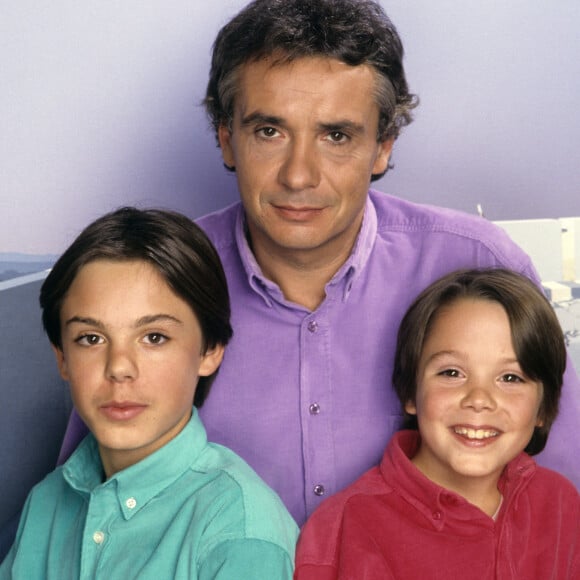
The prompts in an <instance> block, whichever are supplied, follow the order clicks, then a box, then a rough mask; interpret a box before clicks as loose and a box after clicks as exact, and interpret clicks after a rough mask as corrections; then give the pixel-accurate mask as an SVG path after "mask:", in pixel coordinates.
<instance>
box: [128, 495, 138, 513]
mask: <svg viewBox="0 0 580 580" xmlns="http://www.w3.org/2000/svg"><path fill="white" fill-rule="evenodd" d="M125 505H126V506H127V507H128V508H129V509H130V510H132V509H133V508H135V507H136V506H137V500H136V499H135V498H134V497H130V498H129V499H128V500H127V501H126V502H125Z"/></svg>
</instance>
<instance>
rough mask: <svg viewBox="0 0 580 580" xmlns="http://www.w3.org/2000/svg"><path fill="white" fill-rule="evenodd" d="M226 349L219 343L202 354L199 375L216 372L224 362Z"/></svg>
mask: <svg viewBox="0 0 580 580" xmlns="http://www.w3.org/2000/svg"><path fill="white" fill-rule="evenodd" d="M224 351H225V348H224V345H223V344H217V345H216V346H215V347H214V348H212V349H208V350H207V351H206V352H205V353H204V354H202V355H201V362H200V363H199V371H198V375H199V376H200V377H208V376H209V375H212V374H213V373H215V371H217V369H218V367H219V366H220V365H221V364H222V360H223V358H224Z"/></svg>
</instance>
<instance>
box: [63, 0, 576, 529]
mask: <svg viewBox="0 0 580 580" xmlns="http://www.w3.org/2000/svg"><path fill="white" fill-rule="evenodd" d="M402 56H403V49H402V46H401V42H400V39H399V37H398V35H397V32H396V29H395V28H394V26H393V25H392V23H391V22H390V21H389V19H388V18H387V17H386V15H385V14H384V12H383V10H382V9H381V7H380V5H379V4H377V3H375V2H371V1H369V0H362V1H357V0H256V1H255V2H252V3H251V4H249V5H248V6H247V7H246V8H245V9H244V10H242V11H241V12H240V14H238V15H237V16H236V17H235V18H234V19H233V20H232V21H231V22H230V23H228V24H227V25H226V26H224V28H223V29H222V30H221V31H220V33H219V34H218V37H217V39H216V43H215V46H214V52H213V60H212V69H211V73H210V80H209V84H208V89H207V95H206V101H205V102H206V106H207V109H208V113H209V115H210V117H211V119H212V123H213V126H214V128H215V131H216V136H217V139H218V143H219V145H220V147H221V151H222V155H223V159H224V163H225V165H226V167H228V168H229V169H230V170H233V171H235V172H236V176H237V180H238V186H239V191H240V196H241V203H240V204H236V205H234V206H232V207H230V208H226V209H225V210H223V211H221V212H217V213H215V214H212V215H209V216H206V217H204V218H202V219H201V220H200V221H199V223H200V225H201V226H202V227H203V228H204V229H205V230H206V232H207V233H208V234H209V236H210V238H211V239H212V241H213V242H214V244H215V245H216V247H217V249H218V252H219V253H220V257H221V259H222V261H223V263H224V267H225V270H226V274H227V277H228V284H229V288H230V293H231V299H232V325H233V327H234V338H233V340H232V342H231V343H230V347H229V350H228V352H227V353H226V356H225V360H224V362H223V364H222V367H221V369H220V374H219V376H218V378H217V380H216V383H215V385H214V387H213V391H212V398H211V399H210V400H209V401H208V402H207V403H206V405H205V406H204V408H203V412H202V413H201V414H202V416H203V419H204V422H205V424H206V425H207V428H208V434H209V437H210V439H211V440H213V441H217V442H220V443H223V444H224V445H227V446H229V447H231V448H232V449H234V450H235V451H236V452H237V453H239V454H240V455H241V456H242V457H244V459H246V461H248V462H249V463H250V465H252V467H253V468H254V469H255V470H256V471H257V472H258V473H259V474H260V475H261V476H262V477H263V478H264V479H265V480H266V481H267V483H269V484H270V485H271V486H272V487H273V488H274V489H275V490H276V491H277V492H278V493H279V494H280V495H281V497H282V499H283V500H284V502H285V504H286V506H287V507H288V509H289V510H290V512H291V513H292V515H293V516H294V517H295V519H296V521H297V522H298V523H299V524H302V523H303V522H304V520H305V519H306V518H307V516H308V515H310V513H312V511H313V510H314V509H315V508H316V507H317V506H318V505H319V503H320V502H321V501H322V500H323V499H325V498H326V497H328V496H329V495H331V494H333V493H335V492H336V491H338V490H340V489H342V488H344V487H345V486H346V485H348V484H349V483H351V482H353V481H354V480H355V479H356V478H357V477H358V476H360V475H361V474H362V473H363V472H364V471H365V470H366V469H368V468H369V467H371V466H372V465H373V464H376V463H377V462H378V461H379V459H380V457H381V454H382V450H383V448H384V446H385V444H386V442H387V441H388V439H389V437H390V436H391V434H392V433H393V431H394V430H395V429H397V428H398V427H399V425H400V421H401V415H400V411H399V405H398V402H397V397H396V395H395V393H394V391H393V389H392V387H391V373H392V359H393V354H394V348H395V340H396V330H397V327H398V325H399V323H400V320H401V318H402V316H403V313H404V312H405V310H406V309H407V307H408V306H409V304H410V303H411V302H412V300H413V299H414V298H415V296H416V295H417V294H418V293H419V292H420V291H421V290H422V289H423V288H425V287H426V286H427V285H428V284H429V283H431V282H432V281H433V280H435V279H436V278H438V277H440V276H441V275H443V274H445V273H447V272H449V271H451V270H454V269H457V268H460V267H479V266H481V267H489V266H503V267H507V268H511V269H514V270H517V271H518V272H521V273H523V274H525V275H526V276H528V277H530V278H532V279H533V280H535V281H536V282H538V277H537V274H536V273H535V271H534V269H533V266H532V265H531V263H530V260H529V258H528V257H527V256H526V255H525V254H524V253H523V252H522V251H521V250H520V249H519V248H517V247H516V246H515V245H514V244H513V243H512V242H511V241H510V240H509V238H508V237H507V236H506V235H505V234H504V233H503V232H502V231H501V230H499V229H498V228H496V227H495V226H493V225H492V224H490V223H489V222H486V221H485V220H483V219H480V218H477V217H472V216H468V215H465V214H461V213H458V212H454V211H450V210H445V209H440V208H433V207H426V206H418V205H415V204H411V203H409V202H406V201H403V200H400V199H397V198H394V197H390V196H387V195H385V194H382V193H378V192H375V191H372V190H371V191H369V186H370V182H371V181H372V180H373V179H375V178H377V177H380V176H381V175H382V174H383V173H384V172H385V171H386V170H387V169H388V167H389V158H390V155H391V150H392V147H393V143H394V141H395V139H396V138H397V136H398V135H399V132H400V130H401V128H402V127H404V126H405V125H407V124H408V123H409V122H410V121H411V115H410V112H411V110H412V108H413V107H414V106H415V105H416V98H415V97H414V96H413V95H412V94H410V93H409V90H408V88H407V82H406V79H405V74H404V70H403V66H402ZM579 419H580V385H579V383H578V379H577V377H576V375H575V373H574V370H573V369H572V368H571V367H570V365H569V368H568V371H567V374H566V379H565V386H564V391H563V403H562V412H561V415H560V417H559V419H558V421H557V422H556V424H555V425H554V428H553V430H552V435H551V441H550V442H549V443H548V450H547V451H546V452H545V453H544V454H543V455H542V456H541V457H540V461H541V462H543V463H545V464H546V465H548V466H551V467H553V468H554V469H557V470H560V471H562V472H563V473H564V474H566V475H567V476H568V477H570V478H571V479H573V480H574V481H575V483H576V485H578V484H579V483H580V469H579V468H578V467H577V466H576V464H577V461H576V460H575V459H574V458H577V457H578V456H579V455H580V443H578V442H577V441H578V438H577V437H576V436H575V429H576V425H577V424H578V421H579ZM77 429H78V427H76V426H75V424H74V423H73V424H72V425H71V428H70V429H69V433H68V437H67V440H66V441H65V448H64V450H63V451H64V454H65V455H66V453H68V451H69V449H70V448H71V447H72V446H73V445H74V442H75V441H76V439H78V436H77V435H76V430H77ZM564 441H566V444H565V445H564V444H563V442H564Z"/></svg>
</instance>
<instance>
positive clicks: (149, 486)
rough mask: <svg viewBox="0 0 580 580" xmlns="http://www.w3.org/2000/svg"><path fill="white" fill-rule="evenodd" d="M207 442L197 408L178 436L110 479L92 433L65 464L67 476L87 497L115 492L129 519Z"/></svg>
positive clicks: (73, 485)
mask: <svg viewBox="0 0 580 580" xmlns="http://www.w3.org/2000/svg"><path fill="white" fill-rule="evenodd" d="M206 445H207V435H206V431H205V428H204V426H203V424H202V422H201V420H200V418H199V415H198V412H197V409H196V408H195V407H194V409H193V413H192V416H191V419H190V420H189V422H188V423H187V425H186V426H185V427H184V428H183V430H182V431H181V432H180V433H179V434H178V435H177V436H176V437H175V438H173V439H172V440H171V441H169V443H167V444H165V445H164V446H163V447H161V449H158V450H157V451H156V452H155V453H152V454H151V455H149V456H148V457H146V458H145V459H143V460H142V461H139V462H138V463H136V464H135V465H132V466H130V467H128V468H127V469H123V470H122V471H119V472H118V473H115V475H113V476H112V477H110V478H109V479H108V480H106V481H103V480H104V472H103V465H102V463H101V458H100V456H99V450H98V445H97V441H96V439H95V437H94V436H93V435H92V434H89V435H87V436H86V437H85V439H84V440H83V441H82V443H81V444H80V445H79V447H78V448H77V450H76V451H75V452H74V453H73V454H72V455H71V457H70V458H69V460H68V461H67V462H66V463H65V464H64V465H63V477H64V479H65V481H66V482H67V483H68V484H69V485H70V486H71V487H72V488H73V489H74V490H75V491H76V492H77V493H79V494H81V495H85V496H87V497H88V496H90V495H91V494H92V493H97V492H103V491H105V490H107V491H109V493H114V494H115V495H116V498H117V502H118V503H119V509H120V511H121V513H122V514H123V517H124V518H125V520H129V519H131V518H132V517H133V516H134V515H135V514H136V513H138V512H139V511H140V510H141V509H142V508H143V507H145V506H146V505H147V504H148V503H149V501H151V499H153V498H154V497H155V496H157V495H159V494H160V493H161V492H162V491H163V490H164V489H165V488H167V487H169V486H170V485H171V484H172V483H173V482H174V481H175V480H176V479H178V478H179V477H180V476H181V475H183V473H184V472H185V471H186V470H187V469H189V468H190V467H191V465H192V464H193V463H194V462H195V461H196V460H197V459H198V457H199V456H200V454H201V453H202V452H203V450H204V449H205V447H206Z"/></svg>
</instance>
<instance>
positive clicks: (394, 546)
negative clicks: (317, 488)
mask: <svg viewBox="0 0 580 580" xmlns="http://www.w3.org/2000/svg"><path fill="white" fill-rule="evenodd" d="M395 357H396V358H395V366H394V372H393V384H394V387H395V390H396V391H397V395H398V397H399V399H400V401H401V404H402V406H403V408H404V411H405V416H406V419H407V424H406V427H408V429H407V430H404V431H400V432H399V433H396V434H395V435H394V437H393V438H392V440H391V441H390V443H389V445H388V447H387V449H386V451H385V454H384V457H383V459H382V461H381V464H380V465H379V466H377V467H375V468H374V469H371V470H370V471H368V472H367V473H366V474H365V475H363V476H362V477H361V478H360V479H359V480H358V481H357V482H355V483H354V484H353V485H352V486H350V487H348V488H347V489H345V490H344V491H342V492H341V493H339V494H337V495H335V496H334V497H332V498H330V499H329V500H328V501H326V502H325V503H324V504H323V505H322V506H321V507H320V508H319V510H318V511H317V512H315V513H314V515H313V516H312V518H311V519H310V520H309V521H308V522H307V523H306V525H305V527H304V529H303V531H302V535H301V538H300V540H299V544H298V549H297V556H296V571H295V578H297V579H299V580H304V579H309V578H312V579H316V580H326V579H330V578H341V579H346V578H348V579H356V580H361V579H367V580H368V579H374V578H376V579H381V580H385V579H387V580H388V579H389V578H393V579H395V578H396V579H397V580H404V579H409V580H416V579H417V578H429V579H432V580H437V579H441V580H450V579H453V578H464V577H470V578H478V580H482V579H488V578H490V579H491V578H502V579H503V578H506V579H507V578H510V579H518V580H521V579H532V578H537V579H545V578H557V579H558V580H565V579H577V578H580V545H579V544H580V538H579V535H580V532H579V530H580V528H579V526H580V523H579V522H580V496H579V495H578V492H577V490H576V489H575V488H574V486H573V485H572V484H571V483H570V482H568V481H567V480H566V479H565V478H563V477H562V476H560V475H559V474H557V473H555V472H553V471H550V470H547V469H545V468H542V467H539V466H537V465H536V463H535V462H534V460H533V459H532V458H531V457H530V455H534V454H536V453H539V452H540V451H541V450H542V449H543V448H544V446H545V444H546V440H547V438H548V433H549V431H550V427H551V425H552V422H553V421H554V419H555V417H556V415H557V411H558V400H559V396H560V390H561V385H562V374H563V372H564V369H565V364H566V363H565V361H566V352H565V344H564V339H563V336H562V331H561V329H560V326H559V324H558V320H557V318H556V316H555V313H554V312H553V310H552V308H551V306H550V304H549V302H548V301H547V300H546V299H545V297H544V296H543V295H542V294H541V293H540V291H538V289H537V288H536V287H535V286H534V285H533V284H532V283H531V282H529V281H528V280H527V279H526V278H524V277H522V276H520V275H518V274H515V273H513V272H510V271H507V270H499V269H498V270H479V271H478V270H470V271H459V272H455V273H452V274H449V275H447V276H445V277H444V278H442V279H440V280H439V281H437V282H435V283H434V284H433V285H431V286H430V287H429V288H427V289H426V290H425V291H424V292H423V293H422V294H421V295H420V296H419V297H418V299H417V300H416V301H415V303H414V304H413V305H412V306H411V308H410V309H409V310H408V312H407V314H406V315H405V317H404V319H403V321H402V323H401V327H400V330H399V336H398V344H397V351H396V355H395Z"/></svg>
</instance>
